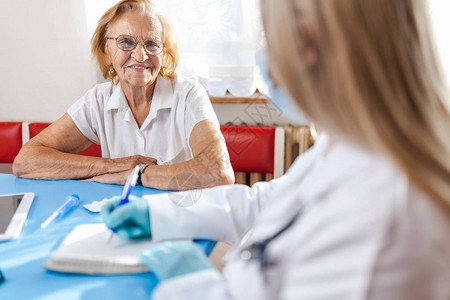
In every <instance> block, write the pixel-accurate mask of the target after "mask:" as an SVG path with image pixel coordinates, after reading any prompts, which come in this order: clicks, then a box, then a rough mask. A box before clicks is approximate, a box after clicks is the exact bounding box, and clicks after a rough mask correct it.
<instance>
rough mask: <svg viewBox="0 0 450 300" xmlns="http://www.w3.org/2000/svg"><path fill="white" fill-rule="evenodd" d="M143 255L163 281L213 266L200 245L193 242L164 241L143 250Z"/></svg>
mask: <svg viewBox="0 0 450 300" xmlns="http://www.w3.org/2000/svg"><path fill="white" fill-rule="evenodd" d="M141 257H142V260H143V261H144V263H145V264H146V265H147V266H148V267H149V268H150V270H152V271H153V272H154V273H155V275H156V277H158V279H159V280H161V281H162V280H166V279H169V278H173V277H176V276H180V275H183V274H187V273H192V272H197V271H201V270H205V269H212V268H213V266H212V265H211V263H210V262H209V260H208V258H207V257H206V255H205V253H204V252H203V250H202V249H201V248H200V246H198V245H196V244H194V243H192V242H173V243H172V242H164V244H162V245H157V246H154V247H152V248H151V249H149V250H144V251H142V252H141Z"/></svg>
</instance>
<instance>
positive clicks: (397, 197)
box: [148, 135, 450, 300]
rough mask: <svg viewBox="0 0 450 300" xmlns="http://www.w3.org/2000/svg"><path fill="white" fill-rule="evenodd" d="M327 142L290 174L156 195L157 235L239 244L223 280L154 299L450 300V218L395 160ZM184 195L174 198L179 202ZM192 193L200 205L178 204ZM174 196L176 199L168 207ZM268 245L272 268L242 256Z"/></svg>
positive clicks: (186, 279) (199, 279)
mask: <svg viewBox="0 0 450 300" xmlns="http://www.w3.org/2000/svg"><path fill="white" fill-rule="evenodd" d="M330 145H331V144H330V142H329V139H328V137H327V136H325V135H324V136H322V137H320V138H319V140H318V141H317V143H316V145H315V146H314V147H313V149H311V150H310V151H308V152H307V153H305V154H303V155H302V156H301V157H300V158H299V159H297V161H296V162H295V164H294V165H293V166H292V167H291V168H290V170H289V172H288V173H287V175H285V176H283V177H281V178H279V179H275V180H272V181H271V182H269V183H257V184H255V185H254V186H253V187H252V188H248V187H246V186H242V185H229V186H221V187H215V188H211V189H205V190H201V191H200V193H198V191H197V192H196V193H194V192H181V193H177V194H172V195H171V194H159V195H155V196H150V197H149V199H148V200H149V201H148V203H149V210H150V220H151V228H152V235H153V238H154V239H155V240H164V239H168V238H207V239H215V240H228V241H232V242H235V243H236V244H235V245H236V247H235V248H234V249H232V250H230V253H229V255H228V259H227V263H226V266H225V268H224V270H223V274H220V273H219V272H217V271H216V270H205V271H200V272H195V273H190V274H187V275H183V276H179V277H175V278H172V279H169V280H166V281H163V282H162V283H160V284H159V286H158V287H157V288H156V290H155V292H154V294H153V297H152V298H153V299H155V300H160V299H195V300H199V299H208V300H221V299H246V300H250V299H257V300H264V299H270V300H272V299H315V300H318V299H380V300H381V299H382V300H389V299H396V300H397V299H408V300H416V299H417V300H419V299H420V300H423V299H427V300H438V299H441V300H449V299H450V238H449V232H450V217H449V215H448V214H447V213H446V212H445V210H444V209H442V207H440V206H439V205H438V204H436V203H435V202H433V201H430V199H429V198H428V197H427V196H426V195H424V194H423V193H421V192H419V191H418V190H417V189H416V188H415V187H413V186H412V185H411V184H410V182H409V181H408V179H407V178H406V176H405V175H404V174H403V173H402V172H400V171H399V170H398V168H396V167H395V166H394V164H392V163H391V162H390V161H389V160H387V159H385V158H383V157H380V156H378V155H376V154H373V153H368V152H365V151H362V150H360V149H357V148H355V147H352V146H349V145H347V144H345V143H337V144H335V145H334V146H332V147H331V150H330V151H328V150H329V146H330ZM174 197H175V198H174ZM182 197H184V198H185V199H188V200H189V201H192V202H195V204H194V205H191V206H189V207H182V206H180V205H175V204H174V203H173V202H174V201H179V200H180V198H182ZM168 199H171V200H172V201H169V200H168ZM300 210H301V214H300V216H299V217H298V218H297V219H296V221H295V222H294V223H293V225H292V226H290V227H289V229H287V230H286V231H285V232H283V233H282V234H280V235H279V236H278V237H277V238H275V239H274V240H273V241H272V242H270V243H269V244H268V246H267V258H268V261H270V262H273V263H274V264H273V265H271V266H269V267H268V268H267V269H266V271H265V272H262V271H261V268H260V265H259V263H258V261H256V260H245V259H243V257H244V255H243V254H242V252H241V250H242V249H243V248H245V247H247V246H249V245H250V244H252V243H253V242H255V241H262V240H264V239H265V238H267V237H271V236H273V235H274V234H275V233H276V232H278V231H279V230H280V229H281V228H282V227H283V226H285V225H286V224H287V223H288V222H289V221H290V220H292V217H293V216H294V215H295V214H296V213H297V212H299V211H300Z"/></svg>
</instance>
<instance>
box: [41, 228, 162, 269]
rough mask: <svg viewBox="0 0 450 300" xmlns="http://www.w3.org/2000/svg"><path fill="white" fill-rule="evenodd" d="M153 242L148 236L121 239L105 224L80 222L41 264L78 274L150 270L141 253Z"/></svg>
mask: <svg viewBox="0 0 450 300" xmlns="http://www.w3.org/2000/svg"><path fill="white" fill-rule="evenodd" d="M155 244H157V243H156V242H152V241H150V240H149V239H148V238H147V239H137V240H123V239H121V238H119V237H118V236H117V235H113V236H112V238H111V239H110V240H109V229H108V228H107V227H106V226H105V225H104V224H83V225H79V226H77V227H75V228H74V230H72V232H70V233H69V234H68V235H67V236H66V237H65V239H64V240H63V241H62V243H61V244H60V245H59V247H58V248H57V249H56V250H55V251H53V252H51V253H50V257H49V259H48V260H47V261H46V262H45V263H44V267H45V268H47V269H49V270H53V271H58V272H65V273H81V274H130V273H143V272H149V271H150V270H149V269H148V268H147V266H146V265H145V264H144V263H143V262H142V260H141V258H140V252H141V251H142V250H144V249H149V248H151V247H152V246H153V245H155Z"/></svg>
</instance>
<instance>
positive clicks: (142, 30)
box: [105, 13, 164, 88]
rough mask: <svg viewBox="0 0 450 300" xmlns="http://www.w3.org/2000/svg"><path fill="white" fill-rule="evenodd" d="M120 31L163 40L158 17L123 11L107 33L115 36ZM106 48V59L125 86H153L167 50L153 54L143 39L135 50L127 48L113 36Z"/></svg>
mask: <svg viewBox="0 0 450 300" xmlns="http://www.w3.org/2000/svg"><path fill="white" fill-rule="evenodd" d="M119 35H130V36H132V37H135V38H137V39H141V40H153V41H160V42H162V26H161V23H160V22H159V20H158V18H156V17H149V16H145V15H139V14H136V13H124V14H123V15H121V16H120V17H119V18H118V19H117V20H115V21H114V22H113V23H112V24H111V26H110V28H109V32H108V35H107V37H112V38H116V37H118V36H119ZM105 50H106V51H105V52H106V57H105V58H106V62H107V64H110V65H112V66H113V67H114V70H115V71H116V72H117V75H118V77H119V82H120V84H121V85H122V87H123V88H127V87H129V88H134V87H151V86H152V85H153V84H154V83H155V81H156V78H157V77H158V74H159V71H160V70H161V66H162V62H163V56H164V54H163V53H164V52H161V53H160V54H158V55H150V54H148V53H147V52H146V51H145V49H144V45H143V43H142V41H139V42H138V44H137V45H136V48H135V49H133V50H132V51H124V50H121V49H119V48H118V47H117V45H116V41H115V40H114V39H108V41H107V43H106V49H105Z"/></svg>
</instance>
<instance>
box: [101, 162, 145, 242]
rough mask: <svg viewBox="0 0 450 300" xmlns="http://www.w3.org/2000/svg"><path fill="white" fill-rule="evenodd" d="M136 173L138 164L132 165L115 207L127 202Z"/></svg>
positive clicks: (136, 176)
mask: <svg viewBox="0 0 450 300" xmlns="http://www.w3.org/2000/svg"><path fill="white" fill-rule="evenodd" d="M138 175H139V166H136V167H134V169H133V171H132V172H131V174H130V175H129V176H128V178H127V181H126V183H125V186H124V187H123V190H122V195H121V196H120V202H119V204H118V205H117V207H119V206H121V205H124V204H125V203H127V202H128V197H129V196H130V194H131V191H132V190H133V188H134V187H135V186H136V182H137V179H138ZM114 231H115V228H111V233H110V234H109V237H107V240H108V241H109V240H110V239H111V237H112V233H113V232H114Z"/></svg>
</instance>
